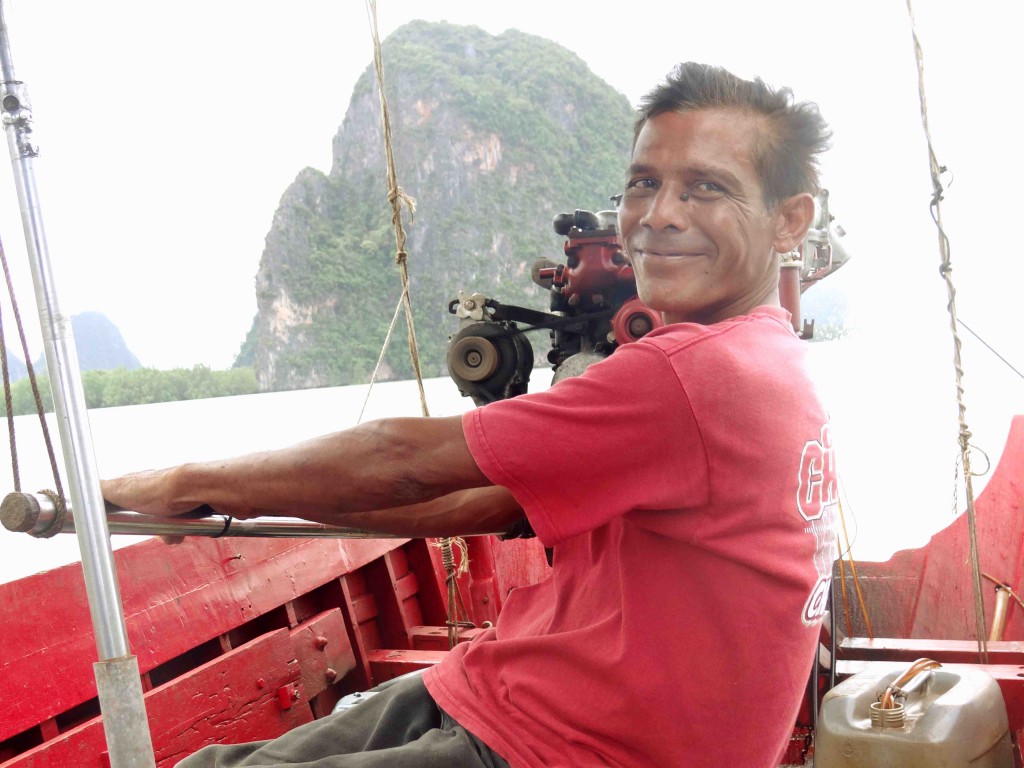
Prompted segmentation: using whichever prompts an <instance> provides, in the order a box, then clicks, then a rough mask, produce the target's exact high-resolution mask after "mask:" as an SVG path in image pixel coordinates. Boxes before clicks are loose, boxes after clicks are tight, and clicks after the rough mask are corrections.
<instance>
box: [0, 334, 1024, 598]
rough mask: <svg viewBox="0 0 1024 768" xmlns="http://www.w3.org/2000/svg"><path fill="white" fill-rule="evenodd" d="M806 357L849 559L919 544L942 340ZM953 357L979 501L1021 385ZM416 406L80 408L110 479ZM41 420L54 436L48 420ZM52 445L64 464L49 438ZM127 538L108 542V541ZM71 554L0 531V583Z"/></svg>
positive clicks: (951, 459) (955, 499) (5, 456)
mask: <svg viewBox="0 0 1024 768" xmlns="http://www.w3.org/2000/svg"><path fill="white" fill-rule="evenodd" d="M941 341H942V342H946V340H945V339H942V340H941ZM808 352H809V362H810V366H811V372H812V375H813V377H814V378H815V380H816V383H817V386H818V389H819V390H821V392H822V394H823V396H824V398H825V401H826V403H827V405H828V408H829V411H830V415H831V420H832V427H833V437H834V442H835V445H836V454H837V465H838V470H839V477H840V485H841V499H842V501H843V510H844V515H845V517H846V525H847V530H848V533H849V535H850V538H851V541H852V544H853V556H854V557H855V558H857V559H859V560H886V559H888V558H889V557H890V556H891V555H892V554H893V553H894V552H896V551H898V550H900V549H906V548H910V547H919V546H922V545H924V544H925V543H927V541H928V539H929V537H930V536H931V535H932V534H934V533H935V532H936V531H938V530H941V529H942V528H944V527H946V526H948V525H949V524H950V523H952V522H953V520H954V518H955V517H956V515H957V514H960V513H962V512H963V510H964V509H965V503H966V497H965V494H964V491H963V480H962V476H961V477H960V478H959V480H958V479H957V456H958V452H959V448H958V445H957V433H958V423H957V414H958V410H957V407H956V400H955V395H956V391H955V378H954V374H953V368H952V364H951V362H949V360H950V355H949V352H948V350H947V349H946V348H945V344H943V343H939V344H936V345H932V346H929V345H928V344H924V345H922V343H920V342H919V343H917V344H916V345H914V346H913V348H911V346H910V345H903V346H902V348H900V349H897V350H895V351H890V352H888V353H887V352H886V351H885V348H884V347H882V346H879V345H874V344H871V343H867V342H864V341H861V340H846V341H837V342H818V343H813V344H810V345H809V347H808ZM963 356H964V359H965V360H968V361H969V363H970V365H969V367H967V373H966V375H965V377H964V387H965V401H966V402H967V403H968V409H967V412H966V415H967V418H968V420H969V426H970V429H971V432H972V435H973V437H972V444H974V445H975V446H978V449H979V450H978V452H977V454H976V455H975V456H974V458H973V459H972V465H973V466H972V468H973V469H974V471H975V472H978V473H980V474H979V476H978V477H976V478H975V480H974V492H975V495H976V496H977V495H978V494H980V493H981V492H982V491H983V490H984V487H985V483H986V482H987V481H988V478H989V477H990V476H991V474H992V471H993V470H994V468H995V465H996V463H997V462H998V460H999V458H1000V453H1001V450H1002V447H1003V445H1004V444H1005V441H1006V437H1007V434H1008V432H1009V427H1010V421H1011V419H1012V417H1013V416H1014V415H1017V414H1024V381H1022V379H1021V378H1020V377H1019V376H1017V375H1016V374H1015V373H1013V372H1012V371H1011V370H1009V369H1008V368H1007V367H1006V366H1005V365H1004V364H1002V363H1000V362H999V361H998V360H996V359H995V358H994V357H993V356H992V355H991V354H990V353H989V352H987V351H986V350H985V349H983V348H982V347H981V345H980V344H977V343H976V342H973V340H971V339H969V338H968V339H965V340H964V346H963ZM550 375H551V374H550V371H549V370H547V369H544V368H541V369H537V370H536V371H535V372H534V374H533V376H532V378H531V383H530V391H531V392H536V391H539V390H541V389H544V388H546V387H547V386H548V385H549V384H550ZM424 388H425V392H426V399H427V405H428V409H429V411H430V414H431V415H434V416H450V415H456V414H459V413H462V412H464V411H466V410H468V409H470V408H472V407H473V402H472V400H470V399H469V398H466V397H462V396H461V394H460V393H459V391H458V389H457V387H456V386H455V384H454V383H453V382H452V381H451V379H449V378H436V379H427V380H426V381H425V382H424ZM623 396H624V397H627V398H628V397H629V393H628V392H626V393H623ZM808 396H811V395H810V393H808ZM765 407H771V404H770V403H765ZM420 409H421V406H420V398H419V393H418V387H417V386H416V382H414V381H403V382H385V383H379V384H376V385H374V386H373V387H372V388H370V387H368V386H367V385H359V386H348V387H329V388H322V389H308V390H296V391H290V392H274V393H266V394H257V395H242V396H237V397H222V398H212V399H206V400H189V401H184V402H172V403H156V404H152V405H136V406H125V407H119V408H101V409H95V410H92V411H90V412H89V425H90V431H91V436H92V443H93V447H94V453H95V461H96V467H97V470H98V472H99V475H100V477H113V476H116V475H120V474H123V473H126V472H132V471H137V470H143V469H151V468H156V467H165V466H171V465H174V464H178V463H181V462H185V461H201V460H206V459H216V458H224V457H228V456H237V455H241V454H245V453H249V452H252V451H258V450H265V449H271V448H277V447H283V446H286V445H290V444H292V443H296V442H299V441H301V440H304V439H307V438H310V437H315V436H317V435H320V434H323V433H326V432H331V431H334V430H339V429H345V428H347V427H350V426H353V425H355V424H357V423H358V422H359V421H360V420H362V421H369V420H372V419H376V418H381V417H385V416H418V415H420V413H421V410H420ZM15 422H16V434H17V436H18V459H19V464H20V470H21V483H22V490H24V491H26V492H34V491H38V490H40V489H43V488H52V487H53V479H52V473H51V470H50V465H49V461H48V459H47V456H46V451H45V447H44V443H43V440H42V433H41V429H40V426H39V419H38V417H36V416H19V417H17V418H16V419H15ZM48 423H49V425H50V433H51V436H52V439H53V441H54V442H55V444H57V443H58V439H59V436H58V434H57V430H56V427H55V421H54V417H53V415H52V414H50V415H49V417H48ZM551 439H553V440H555V439H557V436H554V435H553V436H552V437H551ZM0 442H3V443H4V444H3V446H2V447H0V464H2V466H3V467H4V468H7V469H6V471H7V472H8V474H7V478H8V481H7V482H6V483H3V482H0V491H2V492H3V493H7V492H9V491H12V490H14V486H13V479H12V477H11V475H10V474H9V472H10V470H9V467H10V459H9V455H10V454H9V449H8V447H7V444H6V441H0ZM56 449H57V458H58V464H59V466H61V467H63V456H62V454H61V452H60V447H59V444H57V445H56ZM982 451H983V453H982ZM986 465H990V467H989V469H988V471H987V472H986V471H985V470H986ZM0 471H3V470H0ZM63 477H65V474H64V472H63V470H62V478H63ZM139 540H140V539H139V538H138V537H127V536H113V537H112V542H113V546H114V547H115V548H116V547H121V546H126V545H128V544H132V543H135V542H137V541H139ZM79 559H80V555H79V551H78V543H77V538H76V537H75V536H72V535H69V534H60V535H57V536H55V537H53V538H51V539H45V540H39V539H33V538H32V537H30V536H28V535H26V534H21V533H10V532H8V531H6V530H3V529H0V583H3V582H7V581H11V580H14V579H17V578H20V577H22V576H27V575H29V574H32V573H37V572H39V571H43V570H48V569H52V568H55V567H58V566H61V565H65V564H67V563H71V562H75V561H77V560H79Z"/></svg>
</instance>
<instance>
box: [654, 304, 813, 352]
mask: <svg viewBox="0 0 1024 768" xmlns="http://www.w3.org/2000/svg"><path fill="white" fill-rule="evenodd" d="M790 323H791V320H790V316H789V313H788V312H787V311H786V310H785V309H782V308H781V307H771V306H765V307H755V308H754V309H753V310H751V311H750V312H748V313H746V314H743V315H737V316H735V317H730V318H728V319H727V320H722V321H720V322H718V323H714V324H712V325H701V324H700V323H673V324H671V325H664V326H662V327H660V328H656V329H655V330H653V331H652V332H651V333H649V334H647V335H646V336H644V337H643V339H641V342H642V343H644V344H649V345H653V346H655V347H657V348H658V349H660V350H662V351H663V352H664V353H666V354H668V355H670V356H671V355H675V354H680V353H683V352H684V351H685V350H687V349H690V348H693V347H698V346H704V345H707V344H711V345H713V346H718V344H721V345H723V346H735V345H741V346H742V345H744V344H745V343H747V342H756V343H763V342H765V341H768V340H769V339H776V340H777V341H778V342H779V343H783V344H786V343H791V342H799V339H798V338H797V336H796V334H795V333H794V331H793V329H792V326H791V324H790Z"/></svg>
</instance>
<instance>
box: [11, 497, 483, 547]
mask: <svg viewBox="0 0 1024 768" xmlns="http://www.w3.org/2000/svg"><path fill="white" fill-rule="evenodd" d="M106 515H107V527H108V529H109V530H110V533H114V534H126V535H131V536H205V537H207V538H213V539H216V538H221V537H224V538H243V537H244V538H271V539H285V538H289V539H291V538H295V539H393V538H403V539H405V538H408V536H401V537H399V536H397V535H394V534H390V533H377V532H374V531H369V530H364V529H361V528H346V527H343V526H337V525H326V524H324V523H315V522H312V521H309V520H303V519H301V518H297V517H257V518H253V519H251V520H239V519H237V518H232V517H229V516H228V515H219V514H216V513H213V512H212V510H211V512H210V514H208V515H204V516H202V517H156V516H154V515H142V514H139V513H138V512H130V511H127V510H121V509H108V510H107V513H106ZM0 523H2V524H3V526H4V528H6V529H7V530H9V531H13V532H17V533H29V534H32V535H35V536H39V535H47V536H49V535H50V534H54V533H74V532H75V520H74V517H73V516H65V517H64V518H63V519H60V516H59V515H58V512H57V508H56V506H55V504H54V502H53V499H51V498H50V497H49V496H46V495H44V494H39V493H9V494H7V495H6V496H5V497H4V499H3V503H0ZM55 526H59V528H58V529H57V530H51V529H53V528H54V527H55ZM501 533H502V531H494V532H492V533H490V534H480V535H489V536H490V535H494V536H496V535H500V534H501Z"/></svg>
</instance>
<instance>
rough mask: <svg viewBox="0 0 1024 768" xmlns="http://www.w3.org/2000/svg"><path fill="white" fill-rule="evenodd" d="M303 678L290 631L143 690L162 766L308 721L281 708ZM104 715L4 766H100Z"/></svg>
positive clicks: (298, 711) (302, 709)
mask: <svg viewBox="0 0 1024 768" xmlns="http://www.w3.org/2000/svg"><path fill="white" fill-rule="evenodd" d="M299 675H300V670H299V664H298V662H297V661H296V660H295V659H294V653H293V648H292V641H291V638H290V637H289V633H288V631H287V630H283V629H282V630H277V631H275V632H271V633H269V634H267V635H264V636H263V637H260V638H257V639H256V640H253V641H252V642H250V643H246V644H245V645H244V646H241V647H240V648H237V649H235V650H233V651H230V652H229V653H228V654H226V655H224V656H223V657H221V658H218V659H216V660H214V661H212V662H209V663H208V664H204V665H202V666H200V667H197V668H196V669H194V670H192V671H191V672H189V673H187V674H186V675H183V676H182V677H180V678H177V679H175V680H173V681H171V682H170V683H167V684H165V685H162V686H159V687H157V688H155V689H153V690H152V691H149V692H148V693H147V694H146V695H145V701H146V710H147V712H148V713H149V726H150V732H151V733H152V737H153V748H154V754H155V756H156V762H157V767H158V768H171V767H172V766H173V765H175V764H176V763H177V762H178V761H179V760H181V759H182V758H183V757H185V756H186V755H188V754H191V753H192V752H194V751H195V750H197V749H199V748H200V747H201V746H204V745H206V744H213V743H235V742H242V741H254V740H257V739H265V738H272V737H274V736H278V735H280V734H282V733H285V732H286V731H288V730H290V729H292V728H294V727H295V726H297V725H301V724H302V723H304V722H309V721H310V720H311V719H312V715H311V714H310V711H309V707H308V706H305V705H304V704H303V705H301V706H293V707H291V708H290V709H288V710H282V709H281V707H280V706H279V704H278V700H277V693H276V692H277V690H278V689H279V688H281V687H283V686H286V685H290V684H294V683H296V682H297V681H298V679H299ZM105 749H106V744H105V740H104V736H103V724H102V720H101V719H100V718H94V719H93V720H90V721H89V722H87V723H85V724H83V725H81V726H79V727H77V728H74V729H72V730H70V731H68V732H67V733H64V734H61V735H60V736H59V737H58V738H56V739H54V740H52V741H48V742H45V743H44V744H42V745H40V746H38V747H36V748H35V749H32V750H30V751H28V752H25V753H24V754H22V755H19V756H17V757H15V758H13V759H11V760H8V761H7V762H5V763H2V764H0V765H2V768H55V767H56V766H61V768H64V767H65V766H67V767H68V768H92V767H93V766H97V768H98V767H99V766H101V765H102V764H103V752H104V751H105Z"/></svg>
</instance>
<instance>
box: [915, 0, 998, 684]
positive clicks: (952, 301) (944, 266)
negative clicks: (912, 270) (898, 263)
mask: <svg viewBox="0 0 1024 768" xmlns="http://www.w3.org/2000/svg"><path fill="white" fill-rule="evenodd" d="M907 13H908V14H909V16H910V30H911V34H912V36H913V40H914V58H915V59H916V61H917V87H918V94H919V96H920V100H921V122H922V124H923V126H924V135H925V139H926V141H927V143H928V165H929V170H930V173H931V180H932V199H931V205H930V208H931V214H932V220H933V221H934V222H935V226H936V227H937V228H938V233H939V256H940V260H941V263H940V265H939V274H941V275H942V278H943V280H945V282H946V293H947V296H948V298H949V301H948V303H947V305H946V308H947V309H948V310H949V319H950V329H951V330H952V332H953V368H954V369H955V371H956V403H957V407H958V409H959V421H960V432H959V443H960V456H961V461H962V462H963V468H964V485H965V487H966V495H967V529H968V532H969V533H968V535H969V538H970V558H971V577H972V581H973V586H974V621H975V632H976V634H977V637H978V655H979V657H980V659H981V662H982V663H983V664H984V663H988V645H987V632H986V631H985V626H986V622H985V604H984V602H983V600H982V591H981V564H980V562H979V560H978V536H977V528H976V524H975V513H974V487H973V485H972V482H971V478H972V477H973V473H972V472H971V446H970V440H971V431H970V430H969V429H968V428H967V416H966V413H967V407H966V405H965V404H964V387H963V375H964V371H963V366H962V364H961V361H960V346H961V342H960V334H959V332H958V330H957V325H958V321H957V316H956V288H955V287H954V285H953V265H952V262H951V260H950V247H949V238H948V237H947V236H946V232H945V230H944V229H943V228H942V210H941V207H940V203H941V201H942V193H943V187H942V178H941V177H942V174H943V173H945V171H946V168H945V167H944V166H941V165H939V161H938V159H937V158H936V156H935V149H934V147H933V145H932V136H931V131H930V130H929V128H928V107H927V102H926V100H925V90H924V54H923V53H922V50H921V42H920V40H919V39H918V36H917V26H916V25H915V23H914V9H913V7H912V6H911V0H907Z"/></svg>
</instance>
